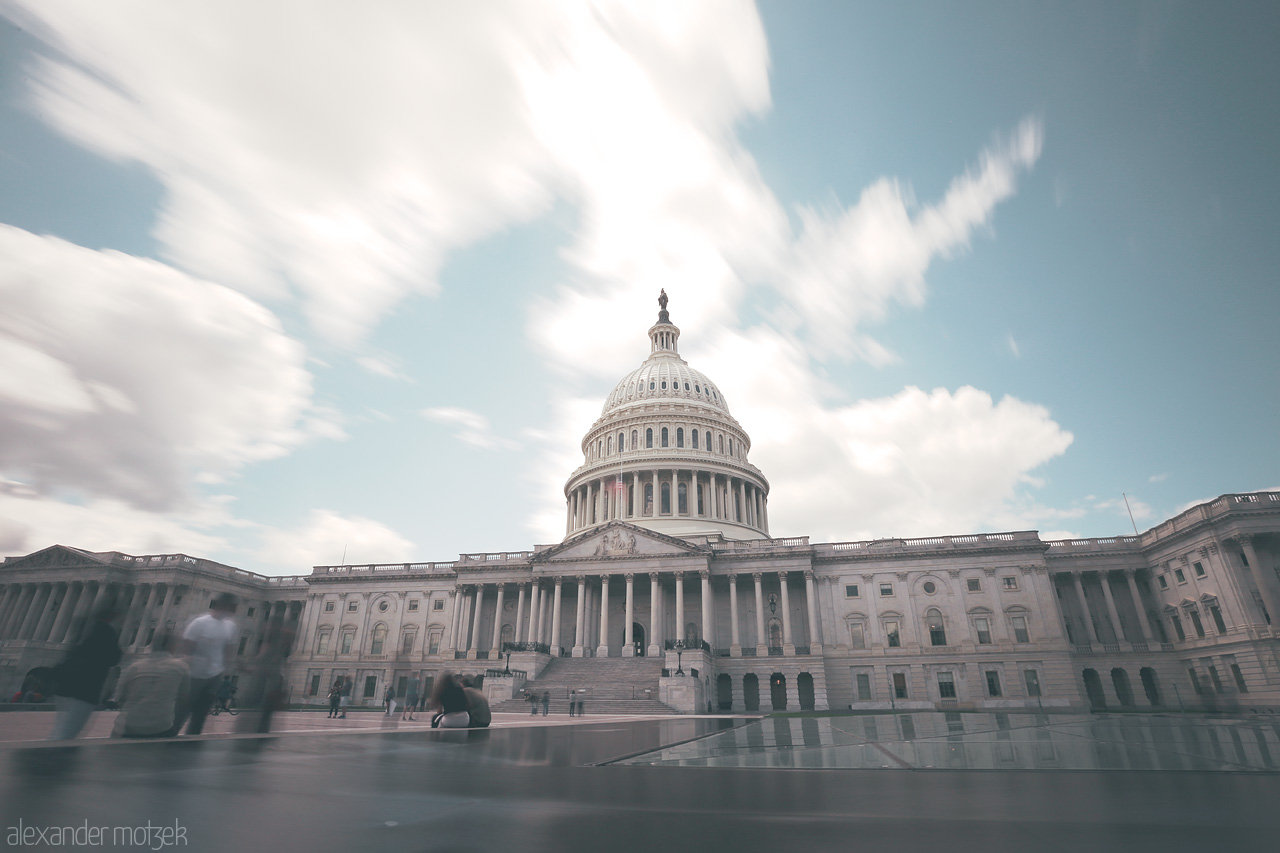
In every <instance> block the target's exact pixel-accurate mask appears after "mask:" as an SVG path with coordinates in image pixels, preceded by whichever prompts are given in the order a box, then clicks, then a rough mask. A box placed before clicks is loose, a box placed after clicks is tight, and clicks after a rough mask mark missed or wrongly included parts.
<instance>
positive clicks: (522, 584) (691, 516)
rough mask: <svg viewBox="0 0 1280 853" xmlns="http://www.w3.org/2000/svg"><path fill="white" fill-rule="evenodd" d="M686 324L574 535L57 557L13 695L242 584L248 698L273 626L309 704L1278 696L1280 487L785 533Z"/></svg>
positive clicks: (19, 597) (29, 610) (635, 705)
mask: <svg viewBox="0 0 1280 853" xmlns="http://www.w3.org/2000/svg"><path fill="white" fill-rule="evenodd" d="M679 338H680V330H679V329H678V328H677V327H676V326H675V325H674V324H673V323H672V322H671V321H670V317H669V315H668V312H667V311H666V307H665V298H664V300H663V310H662V311H661V312H660V313H659V315H658V321H657V323H656V324H654V325H653V326H652V328H650V329H649V342H650V352H649V356H648V358H647V359H645V361H644V362H643V363H642V364H641V365H640V366H639V367H638V368H636V369H635V370H634V371H632V372H631V373H629V374H628V375H627V376H625V377H624V378H623V379H622V380H621V381H620V382H619V383H618V384H617V386H616V387H615V388H614V389H613V391H612V392H610V394H609V395H608V397H607V398H606V399H605V403H604V408H603V410H602V412H601V415H600V418H599V419H598V420H597V421H596V422H595V423H594V424H593V425H592V427H591V429H590V430H589V431H588V433H587V435H586V436H585V437H584V439H583V441H582V450H583V462H582V465H581V466H580V467H579V468H578V469H577V470H576V471H574V472H573V473H572V474H571V475H570V476H569V479H568V481H567V483H566V485H565V498H566V507H565V530H566V535H565V538H564V540H563V541H561V542H560V543H558V544H555V545H542V546H538V547H535V548H534V549H533V550H531V551H518V552H507V553H492V554H464V555H461V556H460V557H459V558H458V559H456V560H452V561H448V562H431V563H409V564H390V565H359V566H357V565H343V566H317V567H315V568H314V569H312V571H311V573H310V574H309V575H303V576H297V577H287V578H274V577H272V578H269V577H264V576H261V575H256V574H253V573H251V572H246V571H243V570H240V569H235V568H232V567H229V566H224V565H221V564H218V563H213V562H211V561H207V560H202V559H197V558H193V557H188V556H185V555H181V554H170V555H146V556H130V555H125V554H121V553H117V552H107V553H90V552H86V551H81V550H78V549H75V548H69V547H64V546H60V545H58V546H52V547H50V548H46V549H44V550H42V551H39V552H36V553H34V554H30V555H27V556H24V557H11V558H8V559H7V560H6V561H5V562H4V563H3V565H0V689H3V690H4V691H5V693H6V698H7V696H8V694H12V693H13V692H14V691H15V690H18V689H19V688H20V687H21V686H22V684H23V682H24V681H25V680H29V679H30V677H31V674H32V673H37V674H38V673H39V672H40V668H41V667H43V666H48V665H50V664H52V663H55V662H56V661H57V660H58V659H59V658H60V656H61V654H62V653H63V652H64V650H65V649H66V647H67V644H68V643H69V642H70V640H71V636H72V635H73V633H74V626H75V625H76V624H78V622H79V621H80V620H82V619H83V617H84V615H85V614H86V613H88V612H89V610H90V609H91V607H92V606H93V604H94V603H95V602H96V601H98V600H100V599H101V598H102V597H103V596H107V595H116V596H118V597H121V600H122V601H123V602H124V603H125V617H124V622H123V625H122V628H121V644H122V646H124V647H125V650H126V657H125V660H124V661H123V662H122V664H121V665H122V666H127V665H128V664H129V663H130V662H131V660H132V659H133V658H134V657H135V656H136V655H140V654H143V653H145V652H146V651H147V648H148V646H149V645H150V644H151V642H152V640H153V638H154V636H155V635H156V633H157V631H161V630H164V629H166V628H168V629H171V630H172V629H175V628H177V629H180V628H181V626H182V625H184V624H185V623H186V621H188V620H189V619H191V618H193V617H194V616H196V615H198V614H199V613H200V612H202V611H203V609H204V608H205V607H206V606H207V605H208V603H209V600H210V599H211V598H212V597H213V596H214V595H215V594H216V593H218V592H223V591H230V592H234V593H236V594H237V595H239V596H240V597H241V599H242V604H241V607H240V609H239V611H238V612H237V619H238V621H239V625H240V628H241V639H240V642H239V644H238V659H237V662H238V666H237V669H238V671H239V672H240V673H241V678H245V679H248V681H247V682H246V684H245V685H244V686H245V687H246V690H245V691H244V693H245V694H247V695H248V696H249V697H252V693H253V685H252V677H253V676H252V673H253V666H252V662H253V658H254V656H255V654H256V653H257V651H258V647H259V645H260V643H261V641H262V638H263V636H264V635H265V633H266V631H267V628H268V623H269V621H270V620H271V619H272V618H273V617H274V618H276V619H284V620H286V622H287V623H288V625H290V626H291V627H292V628H293V629H294V630H296V632H297V640H296V642H295V645H294V649H293V653H292V655H291V656H290V658H289V681H290V684H291V700H292V701H293V702H294V703H307V702H313V703H317V704H319V703H322V702H323V701H324V697H325V694H326V692H327V690H328V686H329V685H330V684H332V683H333V682H334V681H335V679H338V678H342V679H351V681H352V682H353V684H354V688H355V690H354V695H353V701H355V702H356V703H357V704H359V703H361V702H363V703H366V704H374V705H376V704H379V703H380V702H381V700H382V697H383V695H384V691H385V688H386V687H387V686H392V687H394V688H397V692H402V690H403V685H404V684H405V683H406V682H407V680H408V679H409V678H421V677H425V678H431V677H433V676H434V675H435V674H437V673H439V672H441V671H443V670H455V671H462V672H471V673H476V674H481V673H484V672H486V671H488V672H489V677H488V678H487V679H486V690H487V691H488V692H489V693H490V695H491V697H492V698H493V699H495V700H501V699H503V698H505V697H508V696H513V697H515V696H519V694H520V693H521V691H523V690H530V691H534V692H537V693H539V694H540V693H542V692H544V691H545V692H549V693H551V694H552V697H553V700H554V701H557V703H558V704H559V705H563V703H564V700H565V698H566V696H567V692H568V691H569V690H582V691H585V692H584V693H583V694H582V695H584V696H585V697H586V698H587V701H588V702H589V703H591V706H592V709H593V710H595V711H600V712H604V711H606V710H608V709H610V708H612V709H614V710H618V711H623V712H625V711H635V712H642V711H646V710H650V711H670V710H674V711H678V712H683V713H693V712H705V711H707V710H726V711H727V710H732V711H755V710H761V711H769V710H775V709H777V710H783V709H785V710H801V709H810V708H813V709H819V710H821V709H828V708H830V709H846V708H850V707H852V708H853V709H889V708H900V709H935V708H960V709H965V708H974V709H1009V708H1043V709H1047V710H1051V709H1065V708H1077V709H1079V708H1086V707H1093V708H1102V707H1106V708H1124V707H1131V708H1151V707H1157V708H1178V707H1183V708H1204V707H1217V708H1226V707H1241V708H1247V707H1273V708H1274V707H1276V706H1280V630H1278V629H1277V627H1276V625H1275V623H1274V622H1273V619H1275V618H1280V575H1278V574H1277V565H1278V563H1280V536H1278V534H1280V494H1272V493H1252V494H1228V495H1223V496H1222V497H1220V498H1218V499H1216V500H1214V501H1211V502H1208V503H1204V504H1200V505H1198V506H1195V507H1192V508H1191V509H1189V510H1187V511H1185V512H1183V513H1181V514H1180V515H1178V516H1177V517H1175V518H1173V519H1170V520H1168V521H1165V522H1164V523H1162V524H1160V525H1158V526H1156V527H1154V528H1152V529H1150V530H1148V531H1146V532H1145V533H1142V534H1141V535H1137V536H1117V537H1114V538H1104V539H1080V540H1063V541H1044V540H1042V539H1041V538H1040V537H1039V535H1038V534H1037V533H1036V532H1034V531H1013V532H1005V533H985V534H971V535H961V536H935V537H928V538H921V539H880V540H875V541H868V542H837V543H811V542H810V541H809V540H808V538H807V537H797V538H787V539H775V538H772V537H771V536H770V535H769V481H768V480H767V479H766V478H765V476H764V474H763V473H762V472H761V471H760V470H759V469H757V468H756V467H755V466H754V465H752V464H751V462H750V461H749V454H750V450H751V439H750V436H749V435H748V434H747V432H746V430H745V429H744V428H743V426H742V425H741V424H739V423H738V422H737V421H736V420H735V419H734V418H733V416H732V415H731V414H730V411H729V406H728V403H727V401H726V400H725V397H724V395H723V393H721V391H720V389H719V388H718V387H717V385H716V384H715V382H714V381H713V380H711V379H709V378H708V377H706V376H705V375H703V374H702V373H700V372H699V371H697V370H695V369H694V368H692V367H690V366H689V365H688V363H687V362H685V360H684V359H683V358H681V357H680V354H679V347H678V342H679ZM508 672H511V673H514V674H513V675H508ZM513 701H515V700H514V699H513Z"/></svg>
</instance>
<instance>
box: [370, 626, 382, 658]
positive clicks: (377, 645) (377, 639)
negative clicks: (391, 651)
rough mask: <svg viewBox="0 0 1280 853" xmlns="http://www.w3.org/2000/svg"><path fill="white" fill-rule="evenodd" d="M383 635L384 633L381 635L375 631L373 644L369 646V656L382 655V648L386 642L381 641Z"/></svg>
mask: <svg viewBox="0 0 1280 853" xmlns="http://www.w3.org/2000/svg"><path fill="white" fill-rule="evenodd" d="M384 633H385V631H384V632H383V633H379V632H378V631H376V630H375V631H374V632H373V642H372V643H370V644H369V654H371V655H380V654H382V646H383V644H384V643H385V642H386V640H384V639H383V636H384Z"/></svg>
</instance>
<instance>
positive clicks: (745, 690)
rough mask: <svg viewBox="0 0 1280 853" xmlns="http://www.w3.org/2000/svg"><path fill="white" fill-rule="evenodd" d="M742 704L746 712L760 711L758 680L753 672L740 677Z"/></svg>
mask: <svg viewBox="0 0 1280 853" xmlns="http://www.w3.org/2000/svg"><path fill="white" fill-rule="evenodd" d="M742 704H743V707H745V708H746V709H747V710H748V711H759V710H760V679H759V678H757V677H756V674H755V673H754V672H748V673H747V674H746V675H744V676H742Z"/></svg>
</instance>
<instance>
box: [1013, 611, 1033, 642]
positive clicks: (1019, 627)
mask: <svg viewBox="0 0 1280 853" xmlns="http://www.w3.org/2000/svg"><path fill="white" fill-rule="evenodd" d="M1009 621H1010V622H1012V623H1013V639H1014V640H1016V641H1017V642H1019V643H1029V642H1031V635H1030V634H1028V633H1027V617H1025V616H1014V617H1013V618H1012V619H1010V620H1009Z"/></svg>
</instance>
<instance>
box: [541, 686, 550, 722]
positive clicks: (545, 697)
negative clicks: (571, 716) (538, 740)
mask: <svg viewBox="0 0 1280 853" xmlns="http://www.w3.org/2000/svg"><path fill="white" fill-rule="evenodd" d="M549 713H551V694H550V693H549V692H548V691H546V690H544V691H542V716H544V717H545V716H546V715H547V714H549Z"/></svg>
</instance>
